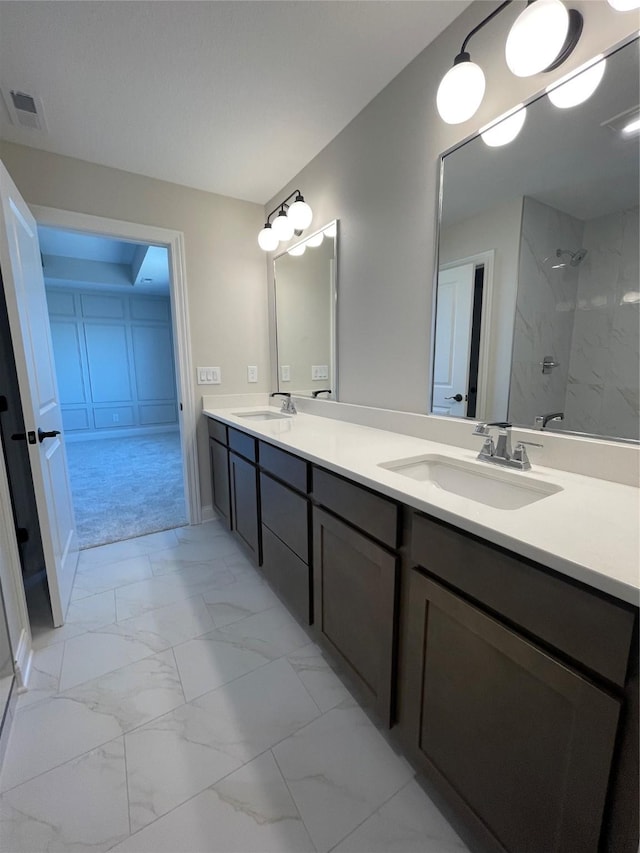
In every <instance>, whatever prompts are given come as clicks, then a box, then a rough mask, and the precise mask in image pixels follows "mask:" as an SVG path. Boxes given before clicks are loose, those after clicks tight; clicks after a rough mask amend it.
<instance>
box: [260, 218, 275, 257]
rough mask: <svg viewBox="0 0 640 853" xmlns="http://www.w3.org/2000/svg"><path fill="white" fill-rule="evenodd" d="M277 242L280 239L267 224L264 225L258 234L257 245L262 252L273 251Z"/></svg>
mask: <svg viewBox="0 0 640 853" xmlns="http://www.w3.org/2000/svg"><path fill="white" fill-rule="evenodd" d="M279 242H280V240H279V239H278V237H277V235H276V234H275V233H274V230H273V228H272V227H271V226H270V225H269V224H267V225H265V226H264V228H263V229H262V231H261V232H260V233H259V234H258V245H259V246H260V248H261V249H262V250H263V251H264V252H274V251H275V250H276V249H277V248H278V243H279Z"/></svg>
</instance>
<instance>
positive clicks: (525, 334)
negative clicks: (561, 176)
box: [509, 197, 584, 426]
mask: <svg viewBox="0 0 640 853" xmlns="http://www.w3.org/2000/svg"><path fill="white" fill-rule="evenodd" d="M583 230H584V224H583V223H582V222H581V221H580V220H579V219H575V218H574V217H572V216H568V215H567V214H566V213H562V212H561V211H559V210H555V209H554V208H553V207H549V205H546V204H541V203H540V202H539V201H535V200H534V199H532V198H527V197H525V199H524V204H523V210H522V232H521V239H520V260H519V264H518V298H517V302H516V318H515V330H514V338H513V358H512V363H511V383H510V390H509V420H510V421H511V422H512V423H514V424H524V425H526V426H533V421H534V418H535V416H536V415H541V414H544V413H546V412H562V411H564V409H565V395H566V388H567V379H568V375H569V363H570V353H571V336H572V332H573V322H574V314H575V305H576V294H577V290H578V271H579V267H571V266H566V267H563V268H562V269H553V265H554V264H557V263H558V260H559V259H558V258H557V257H556V250H557V249H570V250H571V251H575V250H576V249H577V248H579V247H581V246H582V240H583ZM565 259H567V258H566V257H565ZM545 356H552V357H553V360H554V361H556V362H559V365H560V366H559V367H556V368H554V369H553V370H552V371H551V373H548V374H544V373H543V372H542V366H541V364H540V362H542V360H543V358H544V357H545Z"/></svg>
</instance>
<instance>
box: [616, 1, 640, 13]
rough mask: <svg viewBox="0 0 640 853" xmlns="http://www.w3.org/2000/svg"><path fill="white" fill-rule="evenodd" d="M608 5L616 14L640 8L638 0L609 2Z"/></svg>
mask: <svg viewBox="0 0 640 853" xmlns="http://www.w3.org/2000/svg"><path fill="white" fill-rule="evenodd" d="M609 5H610V6H612V7H613V8H614V9H615V10H616V12H630V11H631V10H632V9H638V8H639V7H640V0H609Z"/></svg>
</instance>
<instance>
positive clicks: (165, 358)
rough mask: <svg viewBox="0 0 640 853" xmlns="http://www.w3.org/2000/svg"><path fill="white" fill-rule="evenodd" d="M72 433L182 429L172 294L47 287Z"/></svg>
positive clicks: (67, 423)
mask: <svg viewBox="0 0 640 853" xmlns="http://www.w3.org/2000/svg"><path fill="white" fill-rule="evenodd" d="M47 302H48V307H49V319H50V321H51V334H52V339H53V350H54V355H55V360H56V373H57V377H58V387H59V392H60V399H61V406H62V417H63V423H64V428H65V432H66V433H67V434H68V435H70V436H71V435H73V434H76V435H81V434H91V433H93V434H99V433H104V432H106V431H107V430H108V431H109V432H110V433H111V432H112V431H114V430H115V431H118V430H123V429H126V430H127V432H129V433H130V432H131V431H132V430H134V431H137V430H140V431H142V430H145V431H148V430H149V428H151V427H154V428H158V427H164V426H171V425H176V424H177V422H178V401H177V396H176V383H175V365H174V354H173V338H172V332H171V309H170V303H169V297H163V296H134V295H132V294H122V295H120V294H99V293H95V292H87V291H82V290H70V289H63V288H59V287H53V286H51V285H47Z"/></svg>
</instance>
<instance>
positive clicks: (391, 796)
mask: <svg viewBox="0 0 640 853" xmlns="http://www.w3.org/2000/svg"><path fill="white" fill-rule="evenodd" d="M274 758H275V756H274ZM276 764H278V759H277V758H276ZM278 769H280V765H279V764H278ZM280 773H282V770H280ZM416 780H417V776H416V775H414V776H413V777H412V778H411V779H409V781H408V782H405V784H404V785H402V787H400V788H398V790H397V791H395V792H394V793H393V794H390V795H389V796H388V797H387V799H386V800H385V801H384V802H383V803H380V805H379V806H376V807H375V809H373V811H372V812H371V814H370V815H367V817H365V818H363V819H362V820H361V821H360V823H359V824H358V825H357V826H354V827H353V829H351V830H349V832H347V834H346V835H343V836H342V838H341V839H340V840H339V841H336V843H335V844H333V845H332V846H331V847H330V848H329V850H327V853H332V851H333V850H335V849H336V847H339V846H340V845H341V844H342V843H343V842H344V841H346V840H347V838H349V837H350V836H351V835H353V834H354V833H355V832H357V831H358V830H359V829H360V827H361V826H363V825H364V824H365V823H366V822H367V821H368V820H371V818H372V817H373V815H375V814H377V813H378V812H380V811H381V810H382V809H383V808H384V807H385V806H386V805H387V804H388V803H390V802H391V800H393V799H394V798H395V797H397V796H398V794H401V793H402V792H403V791H404V790H405V789H406V788H408V787H409V786H410V785H412V784H413V783H414V782H415V781H416ZM285 782H286V779H285ZM294 802H295V800H294Z"/></svg>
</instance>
